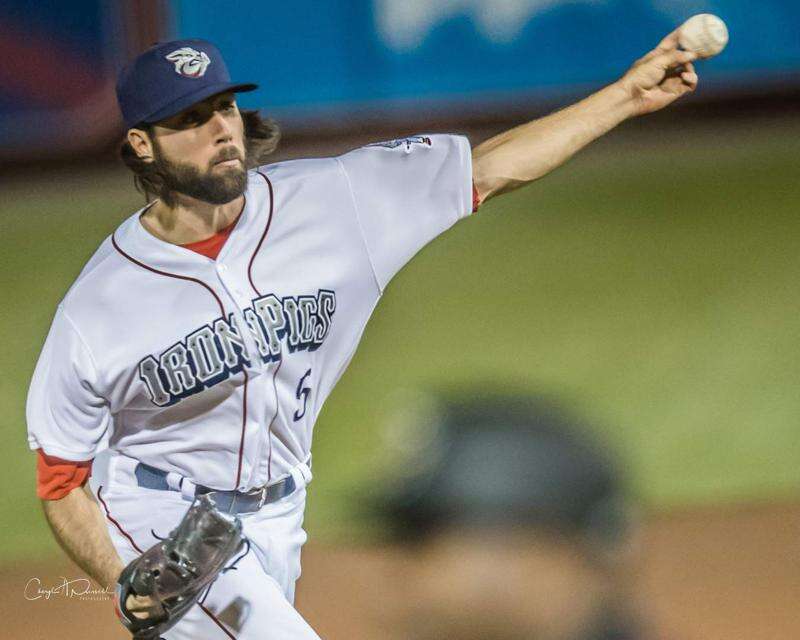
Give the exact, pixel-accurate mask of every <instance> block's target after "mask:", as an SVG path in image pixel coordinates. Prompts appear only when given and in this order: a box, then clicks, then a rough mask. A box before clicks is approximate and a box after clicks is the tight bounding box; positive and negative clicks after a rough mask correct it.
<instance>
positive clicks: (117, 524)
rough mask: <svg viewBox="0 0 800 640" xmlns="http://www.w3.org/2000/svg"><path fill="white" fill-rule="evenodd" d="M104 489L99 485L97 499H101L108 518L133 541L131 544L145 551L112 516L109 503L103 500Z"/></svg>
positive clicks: (135, 548)
mask: <svg viewBox="0 0 800 640" xmlns="http://www.w3.org/2000/svg"><path fill="white" fill-rule="evenodd" d="M102 490H103V487H102V486H100V487H97V499H98V500H99V501H100V504H102V505H103V510H104V511H105V512H106V518H108V521H109V522H110V523H111V524H113V525H114V526H115V527H116V528H117V531H119V532H120V533H121V534H122V535H123V536H125V537H126V538H127V539H128V542H130V543H131V546H132V547H133V548H134V550H135V551H138V552H139V553H144V551H142V550H141V549H140V548H139V545H138V544H136V543H135V542H134V541H133V538H131V536H130V534H129V533H128V532H127V531H125V529H123V528H122V525H121V524H120V523H119V522H117V521H116V520H115V519H114V518H112V517H111V512H110V511H109V510H108V505H107V504H106V501H105V500H103V496H101V495H100V492H101V491H102Z"/></svg>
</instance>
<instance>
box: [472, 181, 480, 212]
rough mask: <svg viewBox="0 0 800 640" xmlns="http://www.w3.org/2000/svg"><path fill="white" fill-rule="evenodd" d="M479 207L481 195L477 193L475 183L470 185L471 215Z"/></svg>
mask: <svg viewBox="0 0 800 640" xmlns="http://www.w3.org/2000/svg"><path fill="white" fill-rule="evenodd" d="M480 206H481V194H480V193H478V187H476V186H475V182H473V183H472V213H475V212H476V211H477V210H478V207H480Z"/></svg>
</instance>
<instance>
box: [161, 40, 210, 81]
mask: <svg viewBox="0 0 800 640" xmlns="http://www.w3.org/2000/svg"><path fill="white" fill-rule="evenodd" d="M166 58H167V60H169V61H170V62H172V63H174V64H175V73H177V74H179V75H182V76H186V77H187V78H200V77H202V76H203V75H204V74H205V72H206V68H207V67H208V65H210V64H211V58H209V57H208V54H206V53H205V52H204V51H197V50H196V49H192V48H191V47H181V48H180V49H176V50H175V51H173V52H172V53H170V54H168V55H167V56H166Z"/></svg>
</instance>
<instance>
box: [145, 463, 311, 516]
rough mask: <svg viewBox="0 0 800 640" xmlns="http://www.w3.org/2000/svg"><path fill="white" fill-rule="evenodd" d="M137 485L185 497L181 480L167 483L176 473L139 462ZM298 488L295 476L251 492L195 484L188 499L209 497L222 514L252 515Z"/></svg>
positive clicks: (182, 480)
mask: <svg viewBox="0 0 800 640" xmlns="http://www.w3.org/2000/svg"><path fill="white" fill-rule="evenodd" d="M134 473H135V475H136V482H137V483H138V485H139V486H140V487H144V488H145V489H159V490H163V491H180V492H181V493H182V494H183V495H186V491H185V490H184V487H183V483H184V480H185V479H184V478H180V480H179V482H178V485H177V486H176V487H173V486H172V484H171V483H170V482H169V476H173V475H175V474H171V473H167V472H166V471H162V470H161V469H156V468H155V467H151V466H150V465H149V464H145V463H144V462H139V463H138V464H137V465H136V468H135V470H134ZM296 488H297V483H296V482H295V479H294V476H291V475H289V476H286V477H285V478H283V479H281V480H278V481H277V482H274V483H273V484H270V485H267V486H264V487H260V488H259V489H253V490H252V491H247V492H244V491H236V490H229V491H223V490H217V489H211V488H210V487H204V486H203V485H201V484H196V485H194V492H193V493H190V494H189V497H195V496H201V495H206V494H207V495H208V496H209V497H210V498H211V499H212V501H213V502H214V506H216V507H217V509H219V510H220V511H224V512H225V513H253V512H255V511H258V510H259V509H260V508H261V507H263V506H264V505H265V504H269V503H271V502H277V501H278V500H280V499H281V498H285V497H286V496H288V495H290V494H291V493H292V492H293V491H294V490H295V489H296Z"/></svg>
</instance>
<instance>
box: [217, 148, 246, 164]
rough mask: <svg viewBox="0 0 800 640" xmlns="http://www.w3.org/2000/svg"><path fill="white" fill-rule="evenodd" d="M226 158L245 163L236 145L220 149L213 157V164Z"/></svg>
mask: <svg viewBox="0 0 800 640" xmlns="http://www.w3.org/2000/svg"><path fill="white" fill-rule="evenodd" d="M226 160H240V161H241V162H242V163H244V157H243V156H242V153H241V151H239V150H238V149H237V148H236V147H226V148H224V149H222V150H220V152H219V153H217V154H216V155H215V156H214V157H213V158H212V159H211V165H212V166H213V165H215V164H217V163H219V162H225V161H226Z"/></svg>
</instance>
